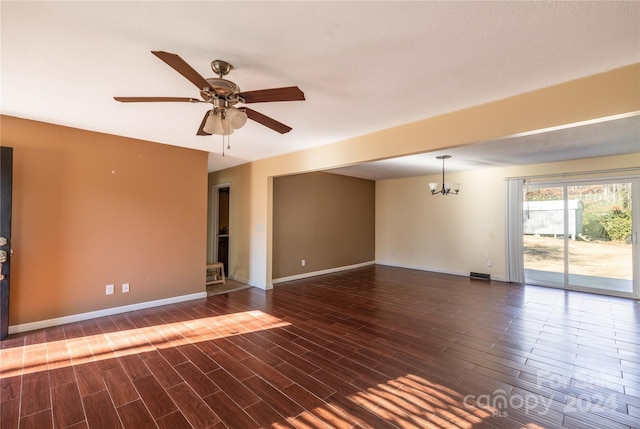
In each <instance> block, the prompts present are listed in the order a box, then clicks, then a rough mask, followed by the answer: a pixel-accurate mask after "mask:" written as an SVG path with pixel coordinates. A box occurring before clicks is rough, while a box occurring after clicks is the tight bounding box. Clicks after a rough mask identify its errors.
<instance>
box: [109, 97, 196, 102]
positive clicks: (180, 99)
mask: <svg viewBox="0 0 640 429" xmlns="http://www.w3.org/2000/svg"><path fill="white" fill-rule="evenodd" d="M113 99H114V100H116V101H120V102H122V103H145V102H151V103H154V102H158V101H177V102H188V103H202V102H203V101H202V100H198V99H197V98H190V97H113Z"/></svg>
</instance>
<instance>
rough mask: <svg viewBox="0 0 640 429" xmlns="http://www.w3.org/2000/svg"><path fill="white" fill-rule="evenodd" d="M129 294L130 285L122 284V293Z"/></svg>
mask: <svg viewBox="0 0 640 429" xmlns="http://www.w3.org/2000/svg"><path fill="white" fill-rule="evenodd" d="M128 292H129V283H122V293H128Z"/></svg>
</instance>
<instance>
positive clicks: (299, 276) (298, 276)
mask: <svg viewBox="0 0 640 429" xmlns="http://www.w3.org/2000/svg"><path fill="white" fill-rule="evenodd" d="M375 263H376V262H375V261H367V262H361V263H359V264H354V265H347V266H344V267H336V268H329V269H326V270H320V271H312V272H310V273H303V274H296V275H295V276H288V277H280V278H278V279H273V280H272V283H273V284H276V283H284V282H290V281H292V280H300V279H306V278H307V277H315V276H321V275H323V274H331V273H337V272H340V271H346V270H352V269H354V268H360V267H366V266H368V265H375Z"/></svg>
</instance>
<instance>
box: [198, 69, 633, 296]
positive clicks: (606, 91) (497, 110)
mask: <svg viewBox="0 0 640 429" xmlns="http://www.w3.org/2000/svg"><path fill="white" fill-rule="evenodd" d="M639 75H640V64H634V65H631V66H627V67H623V68H620V69H616V70H612V71H610V72H607V73H602V74H598V75H594V76H590V77H587V78H583V79H578V80H575V81H571V82H566V83H564V84H560V85H555V86H552V87H548V88H544V89H541V90H537V91H533V92H529V93H525V94H521V95H518V96H514V97H511V98H508V99H505V100H499V101H495V102H492V103H487V104H483V105H480V106H475V107H471V108H468V109H464V110H461V111H457V112H451V113H447V114H444V115H441V116H437V117H433V118H428V119H425V120H423V121H419V122H415V123H411V124H407V125H403V126H399V127H395V128H391V129H387V130H383V131H380V132H376V133H372V134H368V135H364V136H359V137H355V138H352V139H348V140H345V141H341V142H338V143H335V144H329V145H325V146H320V147H316V148H313V149H309V150H304V151H300V152H295V153H290V154H286V155H282V156H278V157H274V158H269V159H265V160H261V161H257V162H253V163H250V164H249V165H243V166H240V167H237V168H231V169H227V170H223V171H218V172H213V173H210V175H209V181H210V184H216V183H224V182H235V183H237V184H238V186H235V185H234V187H233V189H232V192H234V195H238V194H241V195H242V206H243V207H244V209H245V210H247V209H248V210H250V211H244V212H239V211H237V209H238V207H235V209H234V201H233V200H234V198H232V202H231V217H232V218H233V219H232V223H234V222H235V223H236V226H235V227H234V228H232V231H234V230H236V231H239V235H238V236H236V237H233V236H232V237H231V243H230V247H231V252H232V258H235V259H232V261H231V262H230V264H233V265H235V266H236V269H237V272H238V273H239V274H240V275H241V276H247V277H246V279H247V280H248V281H249V283H250V284H252V285H254V286H258V287H262V288H270V287H271V280H272V273H271V259H272V230H271V228H272V225H271V222H272V206H271V201H272V179H273V177H277V176H282V175H286V174H296V173H302V172H311V171H319V170H324V169H328V168H332V167H338V166H344V165H350V164H355V163H359V162H365V161H371V160H378V159H384V158H391V157H395V156H401V155H408V154H415V153H421V152H428V151H433V150H439V149H445V148H450V147H456V146H461V145H466V144H473V143H477V142H483V141H487V140H491V139H497V138H503V137H507V136H511V135H514V134H518V133H523V132H530V131H534V130H539V129H545V128H549V127H554V126H561V125H565V124H570V123H575V122H580V121H586V120H591V119H597V118H602V117H608V116H613V115H619V114H625V113H629V112H636V111H639V110H640V79H638V76H639ZM577 157H578V156H577ZM240 184H241V185H240ZM232 234H233V232H232Z"/></svg>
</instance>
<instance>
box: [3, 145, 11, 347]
mask: <svg viewBox="0 0 640 429" xmlns="http://www.w3.org/2000/svg"><path fill="white" fill-rule="evenodd" d="M12 194H13V148H11V147H7V146H0V236H3V237H5V238H7V242H6V244H1V245H0V250H3V251H5V252H7V253H6V257H7V261H6V262H5V263H3V264H2V268H1V269H0V274H2V276H0V340H4V339H6V338H7V337H8V336H9V290H10V288H9V284H10V280H11V275H10V268H11V254H12V251H11V212H12V210H11V206H12V196H13V195H12Z"/></svg>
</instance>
